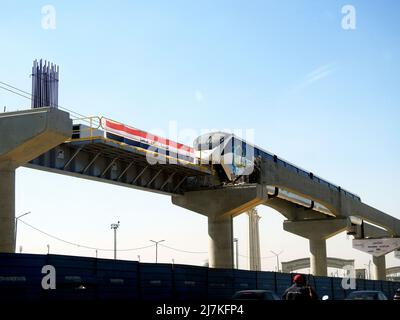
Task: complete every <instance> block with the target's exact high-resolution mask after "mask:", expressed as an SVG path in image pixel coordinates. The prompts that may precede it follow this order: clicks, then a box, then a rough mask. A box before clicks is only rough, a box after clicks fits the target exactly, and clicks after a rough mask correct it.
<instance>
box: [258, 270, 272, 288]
mask: <svg viewBox="0 0 400 320" xmlns="http://www.w3.org/2000/svg"><path fill="white" fill-rule="evenodd" d="M257 288H258V289H262V290H271V291H274V292H275V273H274V272H268V271H259V272H258V273H257Z"/></svg>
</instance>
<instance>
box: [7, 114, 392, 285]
mask: <svg viewBox="0 0 400 320" xmlns="http://www.w3.org/2000/svg"><path fill="white" fill-rule="evenodd" d="M21 127H23V128H24V130H20V129H19V128H21ZM72 128H75V125H73V124H72V122H71V120H70V119H69V115H68V114H67V113H65V112H62V111H59V110H57V109H48V108H47V109H46V108H43V109H37V110H28V111H22V112H16V113H4V114H2V115H1V116H0V133H1V137H7V139H1V140H0V178H1V181H4V183H1V185H0V199H3V200H2V202H1V203H0V243H1V244H0V251H5V252H9V251H12V249H13V247H14V245H15V244H14V243H13V240H12V239H13V237H12V235H13V232H14V231H13V225H14V220H13V219H14V200H7V199H14V194H13V192H14V174H15V172H14V170H15V168H16V167H18V166H21V165H23V166H27V167H30V168H35V169H40V170H45V171H49V172H55V173H60V174H64V175H71V176H75V177H80V178H84V179H90V180H94V181H99V182H106V183H112V184H115V185H119V186H125V187H130V188H135V189H142V190H145V191H151V192H157V193H162V194H165V195H169V196H171V198H172V203H173V204H175V205H177V206H180V207H183V208H186V209H188V210H191V211H194V212H197V213H200V214H202V215H204V216H206V217H207V219H208V234H209V238H210V250H209V255H210V257H209V261H210V266H211V267H223V268H232V267H233V224H232V218H233V217H235V216H237V215H239V214H241V213H244V212H246V211H248V210H250V209H252V208H254V207H255V206H257V205H260V204H264V205H266V206H269V207H271V208H274V209H275V210H277V211H278V212H279V213H281V214H282V215H283V216H284V217H285V218H286V221H285V222H284V225H283V227H284V229H285V230H286V231H288V232H292V233H294V234H297V235H299V236H302V237H305V238H307V239H309V241H310V252H311V257H310V261H311V262H310V263H311V270H312V273H313V274H315V275H326V272H327V257H326V239H328V238H329V237H332V236H333V235H335V234H337V233H339V232H342V231H345V230H346V229H347V227H348V218H349V217H350V216H357V217H359V218H361V219H362V220H363V221H366V222H369V223H371V224H373V225H376V226H379V227H381V228H383V230H382V229H379V228H376V227H374V226H372V225H366V227H367V228H370V230H369V231H370V236H372V234H379V235H382V234H384V235H385V236H391V237H398V236H399V235H400V221H399V220H398V219H396V218H394V217H392V216H390V215H388V214H386V213H383V212H381V211H379V210H377V209H375V208H372V207H370V206H368V205H366V204H365V203H363V202H362V201H361V200H360V199H359V197H358V196H355V195H354V194H351V193H349V192H347V191H346V190H344V189H341V188H340V187H337V186H335V185H333V184H330V183H329V182H327V181H325V180H322V179H320V178H319V177H318V176H315V175H313V174H312V173H307V172H306V171H303V170H300V169H298V168H296V167H295V166H293V165H289V164H288V163H286V162H284V161H282V160H281V159H280V158H278V157H277V156H273V157H272V156H271V159H263V158H256V159H255V162H256V164H257V165H256V166H255V170H254V172H253V173H252V174H251V175H250V176H243V177H239V178H240V179H238V180H237V182H235V183H226V181H223V180H221V177H220V175H219V174H218V170H217V169H218V168H216V166H215V165H197V164H195V163H190V162H187V161H178V162H176V163H171V162H167V163H166V164H163V163H156V164H151V163H149V161H148V160H149V152H148V151H147V150H144V149H141V148H137V147H132V146H130V145H128V144H125V143H121V142H120V141H117V140H113V139H110V138H108V137H106V136H105V135H104V133H102V131H101V130H100V129H101V128H100V129H99V127H91V126H90V127H89V130H90V135H86V136H85V135H84V136H79V135H77V134H76V133H75V131H73V130H72ZM158 156H159V155H150V158H151V157H158ZM239 181H240V182H239ZM270 188H273V189H275V190H276V191H277V192H274V193H273V194H271V192H270V191H269V190H270ZM281 191H283V192H290V193H293V194H295V195H297V196H299V197H303V198H304V199H307V200H308V201H309V202H310V203H311V205H310V206H309V207H307V206H305V205H301V204H300V205H299V204H298V203H294V202H292V201H290V200H288V199H285V198H284V197H282V196H281V194H280V193H281ZM314 204H319V205H322V206H323V207H325V208H326V211H327V212H322V211H321V210H318V208H317V206H314ZM3 231H4V232H3ZM374 262H375V263H376V266H377V269H378V271H379V272H378V274H379V276H378V277H380V278H382V277H384V272H382V269H383V268H384V257H383V258H379V259H374Z"/></svg>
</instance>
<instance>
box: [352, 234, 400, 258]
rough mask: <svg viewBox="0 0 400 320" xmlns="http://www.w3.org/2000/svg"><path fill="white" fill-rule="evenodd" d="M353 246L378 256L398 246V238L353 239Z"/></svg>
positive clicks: (399, 243) (399, 241)
mask: <svg viewBox="0 0 400 320" xmlns="http://www.w3.org/2000/svg"><path fill="white" fill-rule="evenodd" d="M353 248H354V249H358V250H360V251H363V252H366V253H369V254H372V255H373V256H375V257H379V256H383V255H385V254H387V253H389V252H391V251H393V250H395V249H398V248H400V238H386V239H354V240H353Z"/></svg>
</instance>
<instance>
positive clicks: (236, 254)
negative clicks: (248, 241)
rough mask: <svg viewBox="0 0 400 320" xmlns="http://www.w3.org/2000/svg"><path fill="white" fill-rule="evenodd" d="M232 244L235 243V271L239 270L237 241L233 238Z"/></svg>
mask: <svg viewBox="0 0 400 320" xmlns="http://www.w3.org/2000/svg"><path fill="white" fill-rule="evenodd" d="M233 242H234V243H235V250H236V253H235V260H236V269H239V239H238V238H234V239H233Z"/></svg>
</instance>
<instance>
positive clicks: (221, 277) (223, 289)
mask: <svg viewBox="0 0 400 320" xmlns="http://www.w3.org/2000/svg"><path fill="white" fill-rule="evenodd" d="M233 282H234V281H233V270H231V269H209V270H208V299H209V300H221V299H230V298H232V296H233V294H234V287H233Z"/></svg>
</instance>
